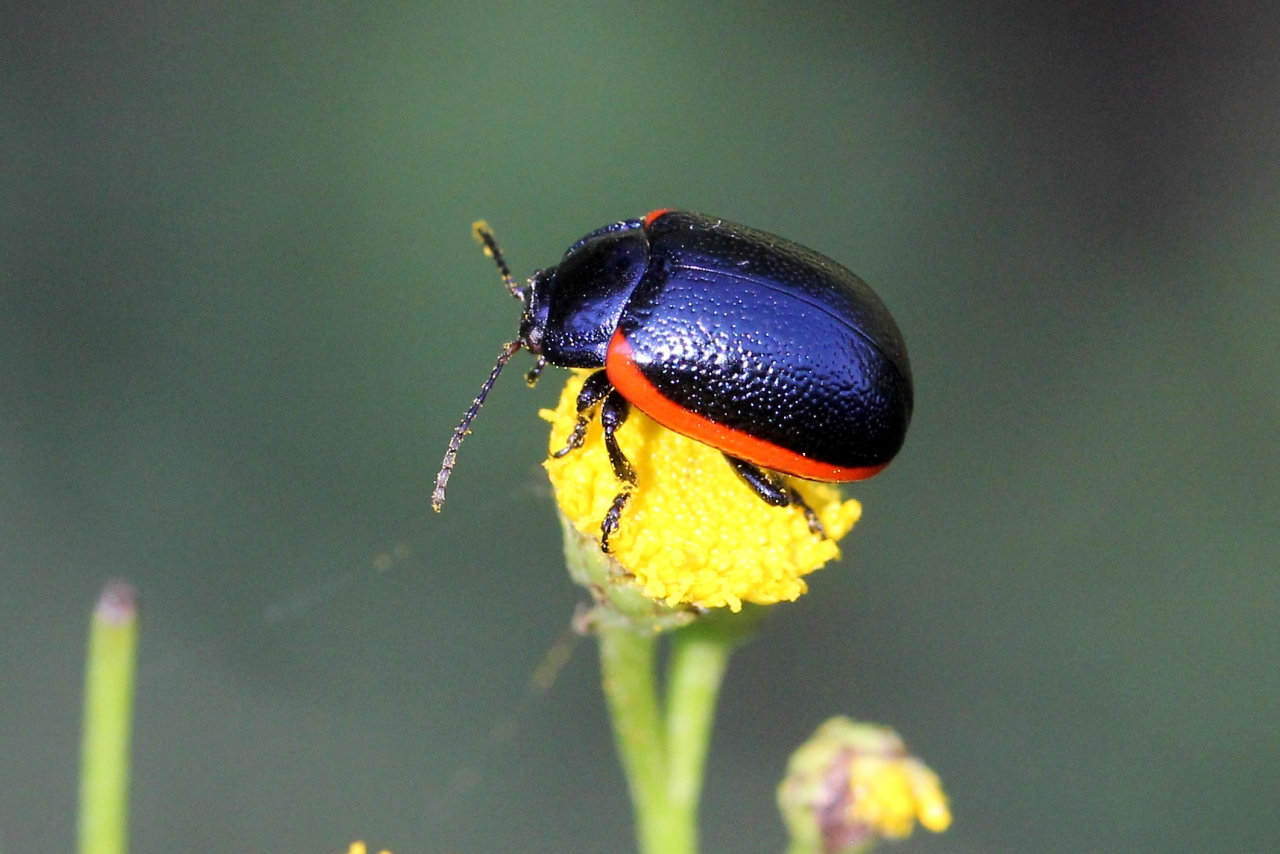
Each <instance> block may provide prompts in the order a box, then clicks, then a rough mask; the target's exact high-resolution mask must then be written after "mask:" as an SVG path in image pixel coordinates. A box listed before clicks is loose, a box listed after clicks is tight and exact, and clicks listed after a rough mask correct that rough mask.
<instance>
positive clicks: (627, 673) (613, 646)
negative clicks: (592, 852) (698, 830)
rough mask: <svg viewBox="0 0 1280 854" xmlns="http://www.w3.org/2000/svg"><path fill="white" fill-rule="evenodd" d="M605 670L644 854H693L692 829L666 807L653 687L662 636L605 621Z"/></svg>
mask: <svg viewBox="0 0 1280 854" xmlns="http://www.w3.org/2000/svg"><path fill="white" fill-rule="evenodd" d="M597 630H598V633H599V637H600V669H601V671H602V674H603V677H604V678H603V682H604V694H605V698H606V700H607V701H608V703H609V713H610V717H611V718H612V720H613V734H614V739H615V740H616V741H617V744H618V753H619V755H620V756H621V758H622V767H623V770H624V771H626V775H627V785H628V787H629V788H630V790H631V802H632V804H633V805H634V808H635V813H636V840H637V842H638V843H639V846H640V851H641V852H642V854H693V851H694V831H693V828H691V827H688V826H687V825H684V824H682V823H681V822H680V821H678V820H676V819H677V814H676V813H675V812H674V811H673V810H671V809H669V808H668V803H667V800H668V799H667V756H666V745H665V744H664V743H663V742H664V735H663V726H662V714H661V711H660V709H659V704H658V692H657V686H656V685H655V684H654V657H655V651H656V647H657V638H658V636H657V635H656V634H654V633H652V632H649V633H645V632H641V631H636V630H635V629H633V628H631V627H630V626H629V625H627V624H626V623H625V622H623V621H621V620H608V619H606V620H602V621H601V624H600V625H599V626H598V629H597Z"/></svg>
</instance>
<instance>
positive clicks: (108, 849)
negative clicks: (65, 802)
mask: <svg viewBox="0 0 1280 854" xmlns="http://www.w3.org/2000/svg"><path fill="white" fill-rule="evenodd" d="M137 627H138V611H137V607H136V605H135V602H134V592H133V588H132V587H130V586H129V585H127V584H125V583H124V582H119V581H114V582H110V583H108V584H107V585H106V587H105V588H103V591H102V596H101V597H100V598H99V599H98V604H97V607H96V608H94V611H93V620H92V622H91V623H90V626H89V654H88V666H87V669H86V673H85V697H84V733H83V741H82V744H81V768H80V827H79V837H80V847H79V851H80V854H124V852H125V851H126V850H127V848H128V817H129V736H130V731H131V729H132V721H133V676H134V666H135V663H136V652H137V642H138V634H137Z"/></svg>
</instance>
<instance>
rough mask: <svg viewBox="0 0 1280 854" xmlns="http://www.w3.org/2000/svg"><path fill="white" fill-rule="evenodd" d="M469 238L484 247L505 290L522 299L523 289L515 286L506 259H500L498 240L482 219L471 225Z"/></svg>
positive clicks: (500, 251) (500, 252)
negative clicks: (499, 275) (495, 264)
mask: <svg viewBox="0 0 1280 854" xmlns="http://www.w3.org/2000/svg"><path fill="white" fill-rule="evenodd" d="M471 236H472V237H474V238H475V239H476V240H478V241H480V243H481V245H483V246H484V254H486V255H488V256H489V257H490V258H492V259H493V260H494V261H495V262H496V263H497V265H498V272H499V273H500V274H501V275H502V281H503V283H504V284H506V286H507V290H508V291H510V292H511V295H512V296H513V297H515V298H516V299H518V300H523V299H524V288H523V287H521V286H520V285H518V284H516V279H515V276H512V275H511V268H510V267H508V266H507V259H506V258H503V257H502V250H501V249H499V248H498V238H497V237H495V236H494V234H493V229H492V228H490V227H489V223H487V222H485V221H484V220H482V219H478V220H476V221H475V222H473V223H472V224H471Z"/></svg>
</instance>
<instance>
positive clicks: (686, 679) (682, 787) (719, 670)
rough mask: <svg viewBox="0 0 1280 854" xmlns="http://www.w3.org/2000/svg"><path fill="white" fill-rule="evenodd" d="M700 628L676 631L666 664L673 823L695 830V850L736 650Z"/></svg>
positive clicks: (729, 642) (719, 636)
mask: <svg viewBox="0 0 1280 854" xmlns="http://www.w3.org/2000/svg"><path fill="white" fill-rule="evenodd" d="M699 628H701V627H699V626H691V627H689V628H687V629H682V630H680V631H678V632H676V633H675V636H674V638H673V640H672V649H671V661H670V662H669V664H668V665H667V796H668V798H669V802H670V805H669V809H670V810H671V811H672V812H673V813H675V815H676V818H675V819H674V820H676V821H679V822H680V823H681V824H684V825H687V826H689V827H690V828H691V830H690V834H691V835H692V837H693V845H694V849H695V850H696V847H697V842H698V838H697V833H698V799H699V797H700V796H701V795H702V778H703V771H704V770H705V768H706V762H707V751H708V749H709V747H710V745H711V728H712V724H713V723H714V722H715V713H716V701H717V700H718V699H719V696H720V686H721V684H722V682H723V680H724V673H725V668H726V667H728V664H729V653H730V652H732V651H733V644H732V639H731V638H728V637H726V636H725V634H724V633H722V632H708V631H699V630H698V629H699Z"/></svg>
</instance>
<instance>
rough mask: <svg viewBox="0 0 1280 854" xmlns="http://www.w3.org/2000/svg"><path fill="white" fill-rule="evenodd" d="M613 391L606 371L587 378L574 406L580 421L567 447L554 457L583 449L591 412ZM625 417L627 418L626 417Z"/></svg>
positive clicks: (566, 443)
mask: <svg viewBox="0 0 1280 854" xmlns="http://www.w3.org/2000/svg"><path fill="white" fill-rule="evenodd" d="M612 391H613V384H612V383H610V382H609V375H608V374H606V373H605V372H604V371H596V372H595V373H594V374H592V375H591V376H589V377H587V379H586V381H585V382H583V384H582V390H581V391H579V392H578V400H577V402H576V403H575V404H574V407H575V408H576V409H577V411H578V421H577V423H575V424H574V425H573V432H572V433H570V434H569V440H568V441H567V442H565V446H564V447H563V448H561V449H560V450H558V451H555V452H554V453H552V454H551V456H552V457H554V458H556V459H557V460H558V459H560V458H561V457H563V456H564V455H565V454H567V453H569V452H570V451H572V450H575V449H577V448H581V447H582V443H583V442H584V441H586V438H587V427H588V426H589V425H590V424H591V410H592V409H594V408H595V407H596V406H597V405H598V404H599V403H600V402H601V401H602V400H604V399H605V398H606V397H608V396H609V393H610V392H612ZM623 417H624V418H625V417H626V416H623Z"/></svg>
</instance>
